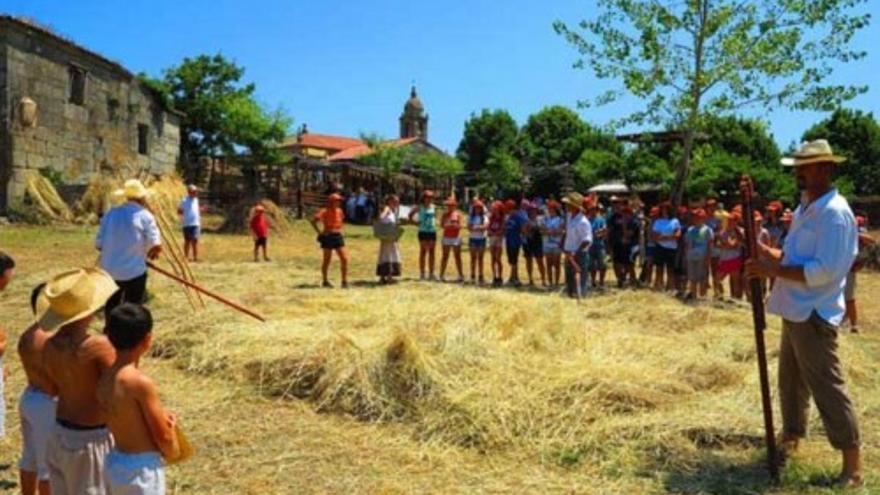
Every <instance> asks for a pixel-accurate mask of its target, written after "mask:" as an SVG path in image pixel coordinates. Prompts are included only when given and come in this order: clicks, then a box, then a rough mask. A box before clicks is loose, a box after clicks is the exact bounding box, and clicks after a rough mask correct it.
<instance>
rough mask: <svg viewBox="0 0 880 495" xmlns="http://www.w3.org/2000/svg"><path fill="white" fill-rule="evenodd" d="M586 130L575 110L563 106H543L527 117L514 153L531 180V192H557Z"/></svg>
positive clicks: (578, 153) (580, 149) (583, 142)
mask: <svg viewBox="0 0 880 495" xmlns="http://www.w3.org/2000/svg"><path fill="white" fill-rule="evenodd" d="M590 131H591V129H590V127H589V126H587V124H586V123H585V122H584V121H583V120H581V118H580V116H579V115H578V114H577V113H576V112H574V111H573V110H571V109H569V108H565V107H563V106H558V105H556V106H550V107H545V108H543V109H541V110H540V111H538V112H537V113H534V114H532V115H530V116H529V118H528V120H527V121H526V123H525V125H523V127H522V129H521V130H520V135H519V144H518V146H517V155H518V158H519V159H520V160H521V161H522V163H523V164H524V165H525V169H526V171H527V173H528V175H529V178H530V179H531V192H533V193H535V194H540V195H545V196H549V195H551V194H555V193H556V192H558V191H559V189H560V184H561V183H562V182H563V181H564V178H565V176H566V174H567V173H568V172H569V171H568V168H569V167H570V166H572V165H573V164H574V163H575V162H576V161H577V160H578V158H580V156H581V154H582V153H583V151H584V148H585V146H586V142H587V139H588V137H589V134H590Z"/></svg>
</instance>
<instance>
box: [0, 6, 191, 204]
mask: <svg viewBox="0 0 880 495" xmlns="http://www.w3.org/2000/svg"><path fill="white" fill-rule="evenodd" d="M180 117H181V115H180V114H179V113H177V112H175V111H173V110H170V109H168V108H167V107H166V106H165V105H164V102H163V101H162V99H161V98H160V97H158V95H156V94H155V93H154V92H153V91H152V90H150V89H149V88H148V87H146V86H145V85H143V84H141V83H139V82H138V80H137V78H136V77H135V76H134V74H132V73H131V72H129V71H128V70H126V69H125V68H124V67H122V66H121V65H119V64H117V63H116V62H113V61H111V60H108V59H106V58H104V57H102V56H101V55H98V54H96V53H94V52H91V51H89V50H87V49H85V48H83V47H81V46H79V45H77V44H75V43H73V42H71V41H70V40H67V39H65V38H62V37H60V36H58V35H56V34H54V33H53V32H51V31H49V30H48V29H46V28H43V27H40V26H38V25H35V24H33V23H31V22H29V21H26V20H22V19H19V18H14V17H9V16H2V15H0V210H5V209H6V208H7V207H8V206H9V205H12V204H15V203H16V202H17V201H20V200H21V198H22V196H23V195H24V190H25V183H26V178H27V176H28V174H29V173H31V172H30V171H34V170H41V169H42V170H45V169H48V170H50V171H52V175H53V176H54V177H56V178H58V179H60V180H61V182H63V183H64V184H66V185H69V186H71V187H74V188H76V187H77V186H84V185H85V184H87V183H88V181H89V179H90V178H92V177H93V176H94V175H95V174H99V173H106V174H113V175H116V174H119V175H121V176H123V177H128V176H133V175H136V174H140V173H149V174H153V175H162V174H165V173H169V172H172V171H174V170H175V166H176V165H177V160H178V155H179V149H180V129H179V126H180Z"/></svg>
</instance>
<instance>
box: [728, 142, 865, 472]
mask: <svg viewBox="0 0 880 495" xmlns="http://www.w3.org/2000/svg"><path fill="white" fill-rule="evenodd" d="M843 161H845V158H843V157H839V156H836V155H834V153H833V152H832V150H831V146H830V145H829V144H828V142H827V141H825V140H818V141H812V142H809V143H805V144H803V145H802V146H801V148H800V149H799V150H798V151H797V152H796V153H795V154H794V156H793V157H790V158H785V159H783V162H782V163H783V165H786V166H791V167H794V175H795V177H796V179H797V183H798V187H799V188H800V189H801V190H802V191H803V194H802V196H801V204H800V205H799V206H798V208H797V210H796V211H795V213H794V220H793V222H792V225H791V230H790V231H789V233H788V236H787V237H786V240H785V244H784V245H783V247H782V249H776V248H773V247H771V246H768V245H766V244H763V243H759V244H758V250H759V256H758V257H757V259H750V260H749V261H748V262H747V263H746V270H745V271H746V275H747V276H748V277H749V278H761V279H767V278H770V277H775V278H776V283H775V284H774V285H773V290H772V291H771V292H770V298H769V300H768V302H767V310H768V311H769V312H770V313H772V314H775V315H779V316H780V317H781V318H782V338H781V343H780V350H779V399H780V402H781V406H782V407H781V409H782V438H781V445H782V447H783V449H784V450H786V451H791V450H795V449H796V448H797V446H798V443H799V442H800V440H801V439H803V438H804V437H805V436H806V434H807V426H808V418H809V414H808V413H809V407H810V397H812V398H813V400H814V401H815V402H816V406H817V407H818V409H819V415H820V417H821V418H822V423H823V425H824V427H825V433H826V434H827V436H828V440H829V441H830V443H831V445H832V446H833V447H834V448H835V449H836V450H839V451H840V452H841V454H842V469H841V472H840V475H839V477H838V478H837V479H836V480H835V484H836V486H838V487H841V488H848V487H857V486H860V485H861V484H862V482H863V473H862V456H861V437H860V434H859V425H858V420H857V417H856V411H857V409H856V407H855V405H854V404H853V402H852V400H851V398H850V395H849V392H848V391H847V387H846V380H845V377H844V371H843V365H842V363H841V362H840V357H839V356H838V353H837V348H838V343H837V337H838V331H839V327H840V324H841V322H842V321H843V317H844V314H845V312H846V306H845V304H844V295H843V291H844V285H845V284H846V274H847V272H848V271H849V270H850V268H851V267H852V264H853V261H855V259H856V255H857V253H858V245H857V239H858V231H857V227H856V221H855V217H854V216H853V213H852V210H851V209H850V207H849V204H848V203H847V201H846V199H844V197H843V196H841V195H840V193H838V191H837V190H836V189H835V188H834V186H833V185H832V179H833V176H834V173H835V169H836V166H837V165H838V164H839V163H842V162H843Z"/></svg>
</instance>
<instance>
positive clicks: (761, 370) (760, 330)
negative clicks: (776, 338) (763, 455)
mask: <svg viewBox="0 0 880 495" xmlns="http://www.w3.org/2000/svg"><path fill="white" fill-rule="evenodd" d="M740 192H741V193H742V196H743V214H744V216H745V218H744V223H745V226H746V228H745V231H746V245H747V246H748V257H749V258H751V259H757V257H758V237H757V233H756V232H755V218H754V206H753V204H752V196H753V192H754V191H753V187H752V180H751V178H749V177H748V176H743V178H742V181H741V182H740ZM749 284H750V286H751V287H750V288H751V290H750V294H749V298H750V299H751V303H752V323H753V324H754V327H755V349H756V351H757V354H758V376H759V379H760V382H761V407H762V408H763V410H764V441H765V442H766V444H767V469H768V470H769V471H770V477H771V478H773V479H774V480H779V458H778V454H777V450H776V433H775V430H774V428H773V404H772V402H771V400H770V379H769V376H768V372H767V350H766V347H765V345H764V331H765V330H766V329H767V321H766V318H765V314H764V290H763V286H762V284H761V280H760V279H757V278H753V279H751V280H749Z"/></svg>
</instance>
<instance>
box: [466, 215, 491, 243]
mask: <svg viewBox="0 0 880 495" xmlns="http://www.w3.org/2000/svg"><path fill="white" fill-rule="evenodd" d="M468 225H469V226H475V225H482V226H484V227H486V228H487V229H488V228H489V215H470V216H469V217H468ZM470 238H471V239H475V240H479V239H485V238H486V231H485V230H471V231H470Z"/></svg>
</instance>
